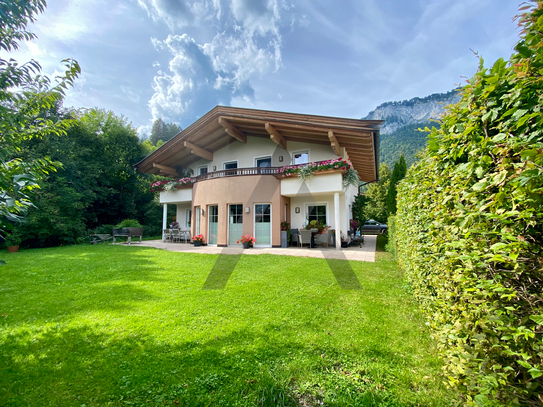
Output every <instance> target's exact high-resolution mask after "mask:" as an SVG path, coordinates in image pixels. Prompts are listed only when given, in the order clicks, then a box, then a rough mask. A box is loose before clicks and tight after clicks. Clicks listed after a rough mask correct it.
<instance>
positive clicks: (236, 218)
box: [228, 205, 243, 246]
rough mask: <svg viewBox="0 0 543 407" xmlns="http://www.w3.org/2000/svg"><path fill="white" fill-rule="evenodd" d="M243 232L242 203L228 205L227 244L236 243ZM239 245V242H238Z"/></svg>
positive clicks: (232, 244) (233, 244)
mask: <svg viewBox="0 0 543 407" xmlns="http://www.w3.org/2000/svg"><path fill="white" fill-rule="evenodd" d="M242 234H243V205H229V206H228V246H235V245H238V243H236V242H237V241H238V240H239V238H240V237H241V235H242ZM239 245H241V244H239Z"/></svg>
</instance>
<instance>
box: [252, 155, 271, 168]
mask: <svg viewBox="0 0 543 407" xmlns="http://www.w3.org/2000/svg"><path fill="white" fill-rule="evenodd" d="M256 166H257V167H259V168H262V167H271V166H272V165H271V157H262V158H257V159H256Z"/></svg>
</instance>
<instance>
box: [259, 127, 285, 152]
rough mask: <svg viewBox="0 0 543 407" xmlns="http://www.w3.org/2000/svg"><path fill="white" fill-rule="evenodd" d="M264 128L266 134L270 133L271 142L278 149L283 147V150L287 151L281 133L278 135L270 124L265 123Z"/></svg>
mask: <svg viewBox="0 0 543 407" xmlns="http://www.w3.org/2000/svg"><path fill="white" fill-rule="evenodd" d="M264 127H265V128H266V131H267V132H268V133H270V138H271V139H272V141H273V142H274V143H275V144H277V145H278V146H280V147H283V148H284V149H285V150H286V149H287V141H286V140H285V138H284V137H283V136H282V135H281V133H279V132H278V131H277V130H276V129H275V127H273V126H272V125H271V124H270V123H266V124H265V125H264Z"/></svg>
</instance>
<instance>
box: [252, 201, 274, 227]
mask: <svg viewBox="0 0 543 407" xmlns="http://www.w3.org/2000/svg"><path fill="white" fill-rule="evenodd" d="M270 222H271V205H270V204H257V205H255V223H270Z"/></svg>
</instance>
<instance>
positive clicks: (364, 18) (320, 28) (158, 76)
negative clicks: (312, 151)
mask: <svg viewBox="0 0 543 407" xmlns="http://www.w3.org/2000/svg"><path fill="white" fill-rule="evenodd" d="M519 1H520V0H519ZM517 8H518V3H517V2H515V1H511V0H454V1H450V0H358V1H356V0H353V1H346V0H336V1H320V0H300V1H292V2H289V1H282V0H186V1H185V0H121V1H115V0H107V1H106V0H49V4H48V7H47V9H46V11H45V13H44V14H42V15H40V16H38V20H37V22H36V24H35V25H33V26H31V27H30V29H31V30H33V31H34V32H35V33H36V34H37V35H38V40H36V41H33V42H31V43H25V44H23V45H22V46H21V48H20V50H19V51H17V52H16V53H12V55H11V57H14V58H16V59H17V60H18V61H19V62H23V61H26V60H28V59H30V58H34V59H36V60H37V61H39V62H40V63H41V64H42V66H43V68H44V73H45V74H48V75H54V74H55V72H58V70H59V69H60V66H61V65H60V61H61V60H62V59H64V58H74V59H76V60H77V61H78V62H79V63H80V65H81V67H82V71H83V73H82V75H81V77H80V78H79V79H78V81H77V83H76V86H75V87H74V89H72V90H70V91H69V92H68V95H67V98H66V100H65V105H66V106H75V107H78V108H79V107H87V108H90V107H100V108H106V109H110V110H112V111H114V112H115V113H116V114H123V115H124V116H126V117H127V118H128V119H129V120H130V121H131V122H132V123H133V125H134V126H135V127H136V128H138V129H139V131H140V132H141V133H144V132H148V131H149V129H150V125H151V124H152V121H153V120H154V119H157V118H163V119H164V120H165V121H168V122H176V123H178V124H180V125H181V126H182V127H186V126H188V125H189V124H191V123H192V122H193V121H194V120H196V119H197V118H198V117H200V116H202V115H203V114H205V113H206V112H207V111H209V110H210V109H211V108H213V107H214V106H215V105H217V104H222V105H230V106H239V107H251V108H256V109H270V110H280V111H288V112H297V113H310V114H321V115H329V116H340V117H352V118H360V117H362V116H365V115H366V114H367V113H368V112H369V111H371V110H373V109H374V108H375V107H376V106H377V105H379V104H380V103H383V102H386V101H393V100H404V99H410V98H412V97H415V96H419V97H423V96H427V95H429V94H431V93H435V92H446V91H449V90H451V89H452V88H454V87H455V86H456V85H458V84H460V83H462V82H463V81H464V80H465V78H466V77H470V76H472V75H473V74H474V72H475V70H476V67H477V64H478V60H477V58H476V57H475V56H474V54H473V51H476V52H478V53H479V54H480V55H481V56H482V57H483V58H484V59H485V61H486V63H487V65H489V64H491V63H492V62H493V61H494V60H495V59H497V58H499V57H504V58H508V57H509V56H510V54H511V52H512V49H513V46H514V44H515V43H516V41H517V39H518V30H517V27H516V23H515V22H513V21H512V18H513V17H514V16H515V14H516V13H517Z"/></svg>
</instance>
